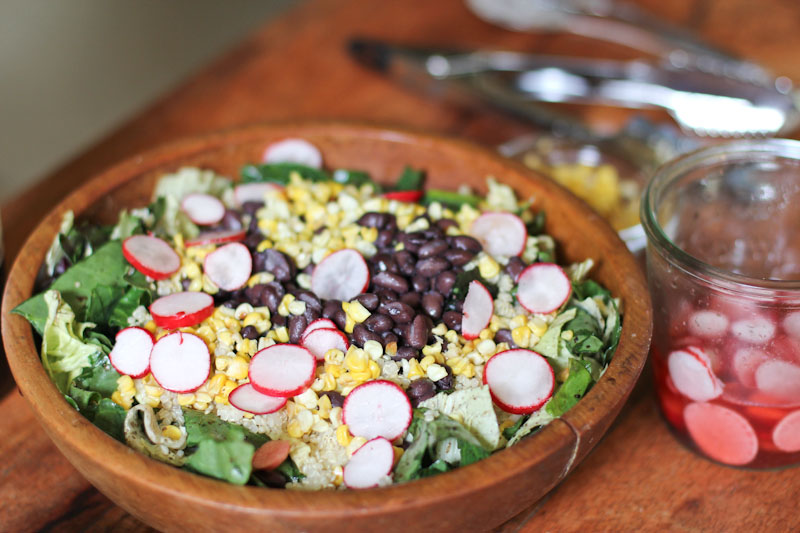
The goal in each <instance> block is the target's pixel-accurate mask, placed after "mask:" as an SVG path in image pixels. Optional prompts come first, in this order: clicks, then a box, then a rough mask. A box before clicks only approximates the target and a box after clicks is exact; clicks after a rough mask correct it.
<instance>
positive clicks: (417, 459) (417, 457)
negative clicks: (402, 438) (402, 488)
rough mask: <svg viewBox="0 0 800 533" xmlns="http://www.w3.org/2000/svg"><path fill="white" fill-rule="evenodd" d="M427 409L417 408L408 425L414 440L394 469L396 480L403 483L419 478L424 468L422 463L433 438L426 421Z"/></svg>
mask: <svg viewBox="0 0 800 533" xmlns="http://www.w3.org/2000/svg"><path fill="white" fill-rule="evenodd" d="M425 411H426V409H415V410H414V415H413V418H412V419H411V425H410V426H409V427H408V432H409V435H411V436H412V438H413V439H414V440H412V441H411V445H410V446H409V447H408V448H407V449H406V451H405V452H404V453H403V455H402V456H401V457H400V460H399V461H398V462H397V466H395V469H394V481H395V482H396V483H403V482H406V481H411V480H412V479H417V478H419V476H420V471H421V470H422V463H423V461H424V460H425V454H426V452H427V450H428V443H429V441H431V440H433V434H432V431H431V428H430V427H429V425H428V423H427V422H426V421H425Z"/></svg>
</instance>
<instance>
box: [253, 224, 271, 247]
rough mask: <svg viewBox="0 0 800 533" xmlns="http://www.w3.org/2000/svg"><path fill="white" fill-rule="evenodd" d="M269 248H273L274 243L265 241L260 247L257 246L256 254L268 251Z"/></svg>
mask: <svg viewBox="0 0 800 533" xmlns="http://www.w3.org/2000/svg"><path fill="white" fill-rule="evenodd" d="M259 225H260V224H259ZM269 248H272V241H271V240H269V239H264V240H263V241H261V242H260V243H258V246H256V252H263V251H264V250H267V249H269Z"/></svg>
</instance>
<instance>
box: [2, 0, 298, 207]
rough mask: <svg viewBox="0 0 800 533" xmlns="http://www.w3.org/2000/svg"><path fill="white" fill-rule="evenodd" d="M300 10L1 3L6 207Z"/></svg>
mask: <svg viewBox="0 0 800 533" xmlns="http://www.w3.org/2000/svg"><path fill="white" fill-rule="evenodd" d="M294 3H296V1H292V0H258V1H257V0H57V1H56V0H0V202H3V201H6V200H8V199H9V198H10V197H12V196H13V195H14V194H15V193H17V192H18V191H19V190H20V189H22V188H24V186H25V184H26V183H30V182H31V181H32V180H35V179H37V178H40V177H43V176H44V175H45V174H46V173H47V172H48V171H50V170H53V169H54V168H55V167H56V166H58V165H59V164H61V163H63V162H64V161H65V160H67V159H69V158H70V157H71V156H73V155H75V154H76V153H78V152H79V151H80V150H82V149H83V148H85V147H86V146H88V145H90V144H91V143H92V142H93V141H94V140H95V139H97V138H100V137H102V136H103V134H104V133H106V132H108V131H109V130H111V129H113V128H114V127H115V126H117V125H118V124H120V123H121V122H123V121H124V120H125V119H126V118H127V117H129V116H131V115H133V114H134V113H135V112H136V111H138V110H139V109H141V108H142V107H143V106H145V105H146V104H147V103H149V102H150V101H152V100H153V99H154V98H156V97H157V96H158V95H160V94H162V93H164V92H165V91H167V90H168V89H169V88H170V87H172V86H173V85H175V84H176V83H178V82H179V81H180V80H181V79H183V78H184V77H186V76H187V75H189V74H191V73H192V72H194V71H196V70H197V69H198V68H200V67H201V66H202V65H204V64H206V63H207V62H209V61H211V60H212V59H213V58H214V57H216V56H218V55H220V54H221V53H223V52H224V51H225V50H226V49H228V48H230V47H231V46H233V45H234V44H235V43H237V42H238V41H240V40H241V39H243V38H244V37H245V36H246V35H247V34H248V33H249V32H250V31H252V30H253V29H255V28H257V27H258V26H260V25H262V24H263V23H264V21H265V20H267V19H268V18H269V17H271V16H274V15H275V14H277V13H279V12H281V11H282V10H284V9H286V8H288V7H289V6H290V5H291V4H294Z"/></svg>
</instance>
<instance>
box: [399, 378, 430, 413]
mask: <svg viewBox="0 0 800 533" xmlns="http://www.w3.org/2000/svg"><path fill="white" fill-rule="evenodd" d="M406 394H408V399H409V400H411V405H412V407H418V406H419V404H420V403H421V402H424V401H425V400H427V399H428V398H433V397H434V396H436V385H434V383H433V381H431V380H429V379H428V378H419V379H415V380H414V381H412V382H411V384H410V385H409V386H408V388H407V389H406Z"/></svg>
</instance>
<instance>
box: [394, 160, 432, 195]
mask: <svg viewBox="0 0 800 533" xmlns="http://www.w3.org/2000/svg"><path fill="white" fill-rule="evenodd" d="M424 182H425V172H423V171H422V170H418V169H415V168H412V167H410V166H408V165H406V167H405V168H403V173H402V174H400V177H399V178H397V181H396V182H395V184H394V187H392V190H394V191H421V190H422V188H423V186H424Z"/></svg>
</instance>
